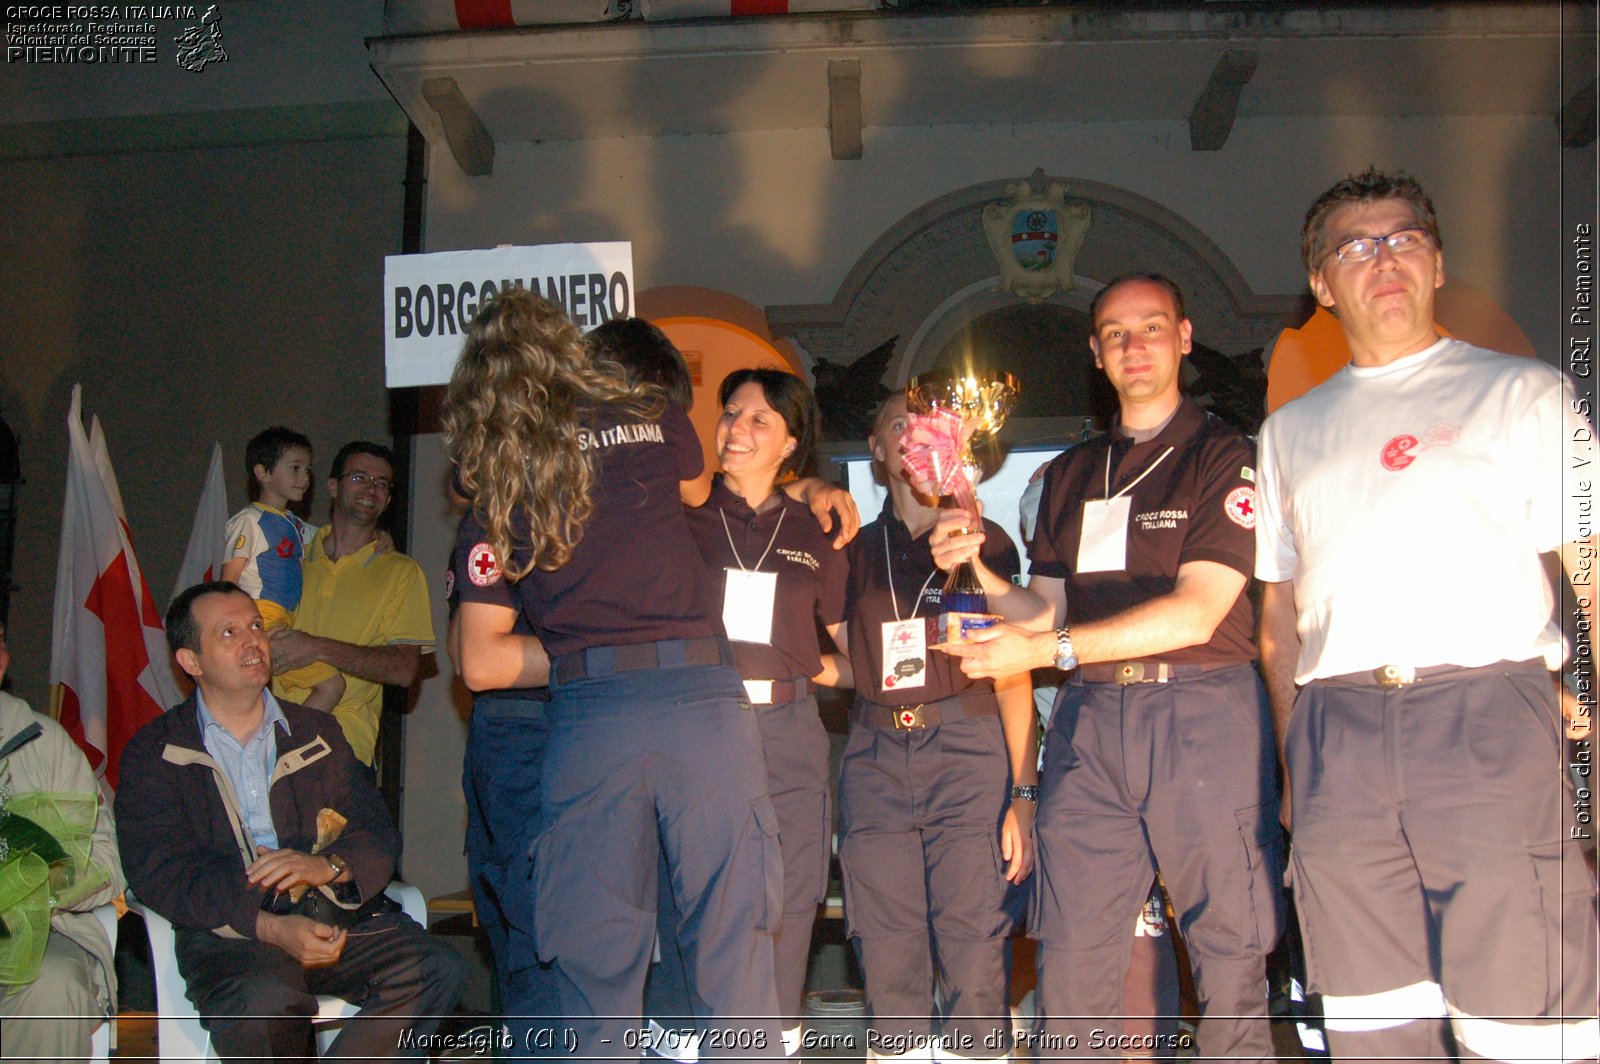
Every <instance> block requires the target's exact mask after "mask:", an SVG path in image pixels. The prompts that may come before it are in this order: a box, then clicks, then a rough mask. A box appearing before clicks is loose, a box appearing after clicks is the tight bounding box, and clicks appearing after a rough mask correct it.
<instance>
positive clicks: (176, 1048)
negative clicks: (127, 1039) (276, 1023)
mask: <svg viewBox="0 0 1600 1064" xmlns="http://www.w3.org/2000/svg"><path fill="white" fill-rule="evenodd" d="M384 893H385V894H388V895H389V897H391V898H393V899H394V900H395V901H397V902H399V903H400V907H401V908H402V909H403V910H405V914H406V915H407V916H409V917H411V919H413V920H415V921H416V922H417V923H419V924H421V925H422V926H423V927H426V926H428V903H427V901H426V900H425V899H424V898H423V897H422V891H420V890H418V889H417V888H416V887H413V886H411V885H410V884H409V883H402V882H400V881H399V880H396V881H394V882H393V883H390V884H389V885H388V886H387V887H385V888H384ZM128 908H129V909H131V910H132V911H134V912H136V913H138V914H139V915H140V916H143V917H144V926H145V930H146V931H147V932H148V933H149V935H150V968H151V970H152V972H153V973H154V975H155V983H156V1010H157V1012H158V1013H159V1017H158V1020H157V1023H156V1047H157V1050H158V1052H159V1053H160V1055H161V1060H162V1062H163V1064H165V1062H167V1061H195V1060H207V1061H214V1060H216V1059H217V1055H216V1054H215V1053H214V1052H212V1049H211V1035H210V1034H208V1033H207V1032H206V1029H205V1028H204V1027H202V1026H200V1014H199V1013H198V1012H196V1011H195V1007H194V1004H193V1002H191V1001H190V1000H189V999H188V997H186V996H185V995H184V992H183V989H184V987H183V976H182V975H180V974H179V973H178V956H177V953H176V952H175V951H174V947H173V935H172V925H171V924H170V923H168V922H167V920H166V918H165V917H164V916H162V915H161V914H160V913H157V912H154V911H152V910H151V909H149V908H147V907H145V905H143V904H142V903H141V902H140V901H139V900H138V899H137V898H135V897H134V896H133V891H131V890H130V891H129V892H128ZM359 1011H360V1006H358V1005H352V1004H351V1003H350V1002H348V1001H346V1000H344V999H343V998H337V997H334V996H333V995H332V994H318V995H317V1014H316V1015H315V1016H313V1017H312V1019H311V1023H312V1025H313V1029H314V1030H315V1031H316V1036H317V1054H318V1055H319V1056H321V1055H323V1054H326V1053H327V1052H328V1047H329V1046H330V1045H332V1044H333V1040H334V1038H335V1037H336V1036H337V1035H338V1033H339V1024H340V1023H342V1022H343V1021H344V1020H347V1019H349V1018H350V1017H351V1016H354V1015H355V1014H356V1013H357V1012H359Z"/></svg>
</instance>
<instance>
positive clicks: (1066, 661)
mask: <svg viewBox="0 0 1600 1064" xmlns="http://www.w3.org/2000/svg"><path fill="white" fill-rule="evenodd" d="M1077 667H1078V652H1077V651H1075V650H1073V649H1072V634H1071V632H1070V631H1069V630H1068V629H1067V627H1066V626H1065V625H1063V626H1062V627H1060V628H1057V629H1056V668H1058V669H1060V670H1061V671H1062V672H1071V671H1072V670H1073V669H1076V668H1077Z"/></svg>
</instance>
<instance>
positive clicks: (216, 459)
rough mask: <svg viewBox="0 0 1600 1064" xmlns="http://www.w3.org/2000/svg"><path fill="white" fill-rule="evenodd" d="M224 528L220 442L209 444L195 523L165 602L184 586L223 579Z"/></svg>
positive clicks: (224, 491) (224, 490)
mask: <svg viewBox="0 0 1600 1064" xmlns="http://www.w3.org/2000/svg"><path fill="white" fill-rule="evenodd" d="M227 531H228V486H227V484H226V483H225V482H224V480H223V477H222V444H220V443H216V444H212V445H211V466H210V468H209V469H207V470H206V484H205V487H203V488H201V489H200V503H199V505H197V506H196V507H195V508H194V526H193V527H192V528H190V529H189V545H188V546H187V547H185V548H184V549H183V563H182V564H181V565H179V566H178V582H177V583H176V584H174V585H173V587H172V598H169V599H168V600H167V601H168V602H171V601H172V599H175V598H177V597H178V593H179V592H180V591H183V590H184V589H185V588H190V587H193V586H194V585H196V584H202V583H205V582H206V581H209V580H220V579H221V578H222V563H223V561H224V560H225V559H224V558H223V554H224V552H225V548H226V547H227V545H228V544H227V541H226V539H225V538H224V537H225V536H226V535H227Z"/></svg>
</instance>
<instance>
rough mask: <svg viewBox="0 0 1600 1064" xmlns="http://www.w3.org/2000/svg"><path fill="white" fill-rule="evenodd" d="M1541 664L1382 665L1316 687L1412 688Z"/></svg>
mask: <svg viewBox="0 0 1600 1064" xmlns="http://www.w3.org/2000/svg"><path fill="white" fill-rule="evenodd" d="M1536 662H1537V663H1538V664H1539V666H1540V667H1541V668H1543V667H1544V663H1543V662H1542V661H1540V659H1538V658H1530V659H1529V660H1528V661H1496V662H1492V663H1491V664H1488V665H1424V666H1422V667H1421V668H1417V667H1416V666H1412V665H1379V666H1378V667H1377V668H1376V669H1370V670H1367V671H1365V672H1346V673H1341V674H1340V675H1338V676H1317V677H1313V678H1312V680H1311V682H1312V683H1331V684H1337V685H1339V686H1341V687H1410V686H1411V685H1412V684H1415V683H1421V682H1422V681H1423V680H1432V679H1437V678H1439V677H1441V676H1456V675H1461V676H1467V675H1471V674H1473V673H1482V672H1503V671H1505V670H1506V669H1508V668H1512V669H1514V668H1519V667H1521V666H1525V665H1531V664H1534V663H1536Z"/></svg>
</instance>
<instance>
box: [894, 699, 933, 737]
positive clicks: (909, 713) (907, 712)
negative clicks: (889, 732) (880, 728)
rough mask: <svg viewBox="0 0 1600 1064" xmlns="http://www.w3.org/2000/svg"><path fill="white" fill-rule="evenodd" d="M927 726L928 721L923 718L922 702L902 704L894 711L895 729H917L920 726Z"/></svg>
mask: <svg viewBox="0 0 1600 1064" xmlns="http://www.w3.org/2000/svg"><path fill="white" fill-rule="evenodd" d="M927 726H928V725H927V723H926V722H925V721H924V720H923V719H922V706H921V704H918V705H915V706H901V707H900V708H899V709H896V710H895V711H894V730H895V731H915V730H917V729H918V728H926V727H927Z"/></svg>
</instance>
